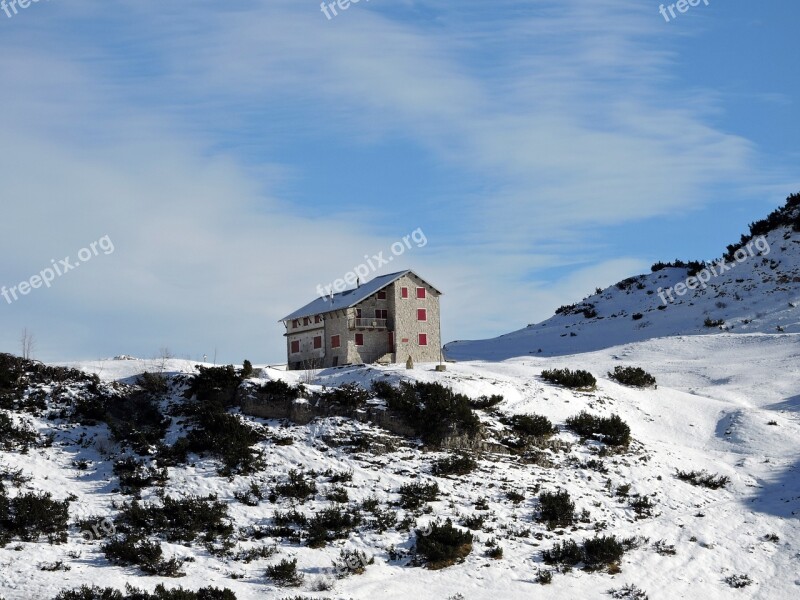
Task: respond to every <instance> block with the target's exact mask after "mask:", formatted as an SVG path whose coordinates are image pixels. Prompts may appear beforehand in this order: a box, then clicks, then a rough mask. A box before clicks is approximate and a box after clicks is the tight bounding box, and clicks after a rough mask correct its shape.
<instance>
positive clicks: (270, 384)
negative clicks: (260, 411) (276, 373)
mask: <svg viewBox="0 0 800 600" xmlns="http://www.w3.org/2000/svg"><path fill="white" fill-rule="evenodd" d="M258 394H259V396H260V397H263V398H264V399H265V400H266V401H267V402H288V401H291V400H294V399H295V398H300V397H303V395H304V394H305V391H304V389H303V386H302V385H298V386H297V387H294V386H291V385H289V384H288V383H286V382H285V381H283V380H282V379H273V380H271V381H267V382H266V383H264V384H263V385H262V386H261V387H260V388H258Z"/></svg>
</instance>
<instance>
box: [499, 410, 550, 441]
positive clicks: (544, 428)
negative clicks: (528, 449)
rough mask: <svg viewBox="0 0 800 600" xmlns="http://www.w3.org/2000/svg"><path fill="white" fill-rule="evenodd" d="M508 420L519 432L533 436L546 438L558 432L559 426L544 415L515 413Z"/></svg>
mask: <svg viewBox="0 0 800 600" xmlns="http://www.w3.org/2000/svg"><path fill="white" fill-rule="evenodd" d="M508 422H509V424H510V425H511V427H513V428H514V429H515V430H516V431H518V432H519V433H522V434H524V435H530V436H533V437H542V438H544V437H550V436H551V435H553V434H554V433H558V428H556V427H554V426H553V423H551V422H550V419H548V418H547V417H544V416H542V415H514V416H513V417H511V418H510V419H509V420H508Z"/></svg>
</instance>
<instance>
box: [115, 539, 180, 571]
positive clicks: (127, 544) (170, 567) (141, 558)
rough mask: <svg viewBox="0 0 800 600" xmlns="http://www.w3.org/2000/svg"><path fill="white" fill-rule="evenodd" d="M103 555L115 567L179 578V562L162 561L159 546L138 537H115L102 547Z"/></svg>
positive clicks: (175, 560) (172, 560)
mask: <svg viewBox="0 0 800 600" xmlns="http://www.w3.org/2000/svg"><path fill="white" fill-rule="evenodd" d="M103 553H104V554H105V556H106V559H107V560H108V561H109V562H112V563H114V564H115V565H122V566H130V565H136V566H138V567H139V568H140V569H141V570H142V571H144V572H145V573H147V574H148V575H158V576H160V577H181V576H183V573H181V571H180V567H181V562H180V561H179V560H177V559H175V558H171V559H169V560H164V558H163V552H162V550H161V544H159V543H158V542H151V541H149V540H147V539H146V538H143V537H140V536H138V535H129V536H125V535H117V536H114V537H113V538H111V539H110V540H109V541H108V542H106V543H105V544H104V545H103Z"/></svg>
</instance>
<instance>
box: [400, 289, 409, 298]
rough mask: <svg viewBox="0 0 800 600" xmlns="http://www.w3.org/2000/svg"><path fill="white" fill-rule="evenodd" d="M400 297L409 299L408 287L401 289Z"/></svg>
mask: <svg viewBox="0 0 800 600" xmlns="http://www.w3.org/2000/svg"><path fill="white" fill-rule="evenodd" d="M400 297H401V298H408V288H407V287H401V288H400Z"/></svg>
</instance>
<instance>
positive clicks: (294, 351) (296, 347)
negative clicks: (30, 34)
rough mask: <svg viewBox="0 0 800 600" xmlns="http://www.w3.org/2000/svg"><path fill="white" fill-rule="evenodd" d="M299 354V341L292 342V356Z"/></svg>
mask: <svg viewBox="0 0 800 600" xmlns="http://www.w3.org/2000/svg"><path fill="white" fill-rule="evenodd" d="M298 352H300V340H294V341H293V342H292V354H297V353H298Z"/></svg>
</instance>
